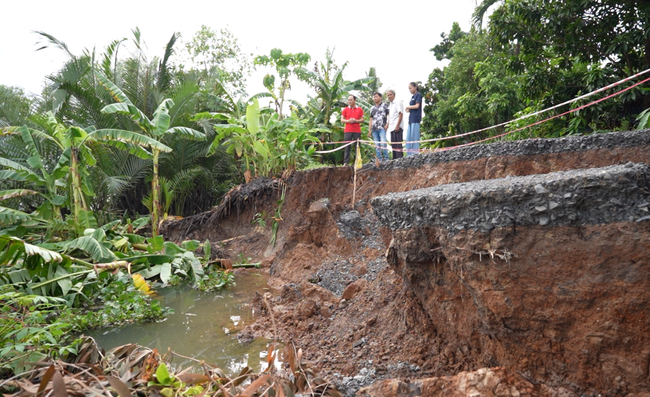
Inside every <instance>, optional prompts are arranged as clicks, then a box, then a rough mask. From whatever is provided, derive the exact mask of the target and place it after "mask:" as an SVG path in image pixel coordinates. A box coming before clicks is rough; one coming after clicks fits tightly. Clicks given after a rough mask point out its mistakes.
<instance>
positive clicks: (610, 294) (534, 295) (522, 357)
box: [163, 131, 650, 396]
mask: <svg viewBox="0 0 650 397" xmlns="http://www.w3.org/2000/svg"><path fill="white" fill-rule="evenodd" d="M649 149H650V134H648V131H634V132H624V133H609V134H599V135H592V136H586V137H575V138H561V139H547V140H527V141H516V142H502V143H496V144H491V145H482V146H472V147H467V148H461V149H457V150H453V151H443V152H436V153H431V154H422V155H419V156H414V157H409V158H406V159H402V160H397V161H391V162H389V163H384V164H379V165H374V164H368V165H366V166H364V167H363V169H361V170H359V171H358V174H357V185H356V194H355V196H356V201H355V203H354V205H353V203H352V189H353V170H352V168H350V167H340V168H322V169H315V170H309V171H304V172H297V173H295V174H294V175H293V176H291V177H290V178H289V179H287V180H285V181H279V180H263V179H258V180H257V181H256V182H254V183H253V184H249V185H250V186H249V185H245V186H242V187H240V188H238V190H234V191H232V192H231V194H230V195H229V197H227V199H226V200H225V201H224V204H222V205H221V206H220V207H218V208H216V209H215V210H213V211H211V212H208V213H205V214H200V215H198V216H196V217H190V218H186V219H183V220H180V221H175V222H171V223H168V224H167V225H165V228H164V229H163V231H164V233H165V235H166V236H167V237H168V238H172V239H184V238H197V239H201V240H203V239H206V238H209V239H210V241H212V242H213V246H214V249H213V252H215V253H216V254H217V255H220V256H224V257H231V258H236V257H238V256H240V257H241V256H246V257H251V258H252V259H251V260H255V261H257V260H259V261H261V262H262V263H263V265H264V266H266V267H267V268H268V269H269V271H270V272H271V274H272V276H273V277H272V282H271V286H272V287H273V288H274V289H275V294H274V297H273V298H271V302H272V310H273V315H274V317H275V319H276V320H277V321H278V323H279V324H282V326H281V327H279V328H280V329H279V330H278V332H279V334H280V335H279V336H280V337H281V338H282V339H283V340H284V341H285V342H287V343H288V342H290V341H293V342H294V343H295V344H296V345H297V346H298V347H302V348H303V349H304V350H305V351H306V356H307V358H308V359H310V360H312V361H314V362H316V363H317V364H318V366H320V367H321V369H322V370H324V371H325V372H326V373H327V372H329V373H330V374H331V375H334V376H335V377H337V379H338V381H339V383H340V385H341V386H342V389H346V388H347V390H348V394H349V395H354V393H355V391H356V390H358V389H359V388H360V387H362V386H369V385H370V384H371V383H373V382H375V384H374V386H370V388H368V389H364V390H363V391H360V392H359V393H360V394H362V393H366V394H365V395H373V396H379V395H395V396H397V395H400V396H401V395H414V396H415V395H441V396H442V395H452V394H449V393H451V389H450V388H455V389H454V390H456V391H457V392H458V393H460V394H454V395H489V394H487V393H488V392H487V391H485V390H488V391H489V393H492V394H494V395H562V393H565V394H564V395H567V396H570V395H596V394H598V393H602V394H606V395H627V394H629V393H640V392H650V387H649V386H648V381H649V379H648V365H649V360H650V350H648V348H647V347H646V346H648V345H649V344H648V337H647V335H648V334H649V333H648V326H649V318H650V316H649V315H648V300H649V297H650V292H647V291H650V289H649V288H648V287H649V285H648V282H649V281H648V270H650V269H648V266H649V264H648V255H647V252H649V251H648V248H650V247H648V242H649V241H650V234H649V225H650V222H649V221H648V219H650V218H647V215H646V214H648V212H647V211H648V204H647V203H646V201H649V200H648V184H647V174H648V172H647V168H644V167H646V166H645V165H644V164H650V151H649ZM627 163H636V164H630V165H625V164H627ZM611 165H619V166H618V167H613V168H604V169H602V170H596V168H602V167H608V166H611ZM577 170H582V171H577ZM561 171H566V172H561ZM522 177H523V178H522ZM443 185H445V186H443ZM283 190H284V191H285V199H284V205H283V208H282V216H281V219H282V220H281V221H280V227H279V231H278V235H277V242H276V245H275V246H272V245H269V241H270V239H271V230H270V227H269V226H268V225H267V226H266V227H261V226H260V224H259V223H253V219H254V218H255V216H256V214H258V218H259V216H260V215H261V214H273V213H274V211H275V208H276V207H277V200H278V199H279V198H280V197H281V194H282V191H283ZM644 195H645V196H644ZM644 200H645V201H644ZM269 219H270V218H269ZM254 305H257V307H258V308H259V312H260V313H261V315H260V318H259V321H258V322H257V323H256V324H255V325H254V326H252V327H250V328H249V329H247V330H245V331H244V332H243V333H242V339H244V340H245V339H246V338H247V337H249V336H252V335H266V336H269V335H270V334H271V333H272V328H273V327H272V326H271V325H270V324H271V321H270V316H269V313H267V311H266V309H265V306H264V305H262V304H261V298H260V299H259V300H258V302H255V303H254ZM488 368H489V370H488ZM481 371H482V372H481ZM486 371H487V372H486ZM504 373H505V374H507V375H503V376H502V375H499V374H504ZM463 374H464V375H463ZM486 374H487V375H486ZM495 374H496V375H495ZM488 375H489V376H488ZM497 375H498V376H497ZM495 376H496V378H495ZM458 377H460V378H458ZM476 377H479V378H481V379H484V380H485V379H487V378H486V377H489V379H492V380H494V379H500V381H498V382H496V383H494V382H493V381H490V382H487V383H486V382H484V383H481V382H478V383H476V382H474V380H475V379H476ZM390 378H400V379H401V380H399V381H397V380H393V381H390V380H385V381H383V382H381V381H380V380H381V379H390ZM407 378H408V380H409V381H407ZM461 378H462V379H464V381H463V382H465V383H463V382H461V381H460V380H459V379H461ZM413 379H420V380H418V381H413V382H411V381H410V380H413ZM427 379H429V380H427ZM468 379H470V380H471V379H474V380H472V381H471V382H470V381H469V380H468ZM418 382H419V383H418ZM459 382H460V383H459ZM467 382H470V383H472V382H474V383H476V384H481V385H482V386H481V387H484V389H481V390H483V391H480V392H476V390H477V389H476V387H478V386H476V387H475V386H471V385H470V386H471V387H469V386H467V385H468V384H469V383H467ZM493 383H494V384H493ZM418 385H419V386H418ZM423 385H428V386H427V388H423V387H424V386H423ZM435 385H438V386H435ZM445 385H446V386H445ZM454 385H455V386H454ZM463 385H464V386H463ZM436 387H438V389H436ZM440 387H442V389H441V388H440ZM468 387H469V388H468ZM472 387H474V389H472ZM391 390H392V391H391ZM399 390H402V391H403V392H400V391H399ZM405 390H408V392H406V391H405ZM436 390H438V391H436ZM472 390H474V391H472ZM496 390H498V393H497V391H496ZM475 392H476V393H478V394H472V393H475ZM418 393H419V394H418ZM504 393H505V394H504ZM558 393H560V394H558ZM590 393H591V394H590Z"/></svg>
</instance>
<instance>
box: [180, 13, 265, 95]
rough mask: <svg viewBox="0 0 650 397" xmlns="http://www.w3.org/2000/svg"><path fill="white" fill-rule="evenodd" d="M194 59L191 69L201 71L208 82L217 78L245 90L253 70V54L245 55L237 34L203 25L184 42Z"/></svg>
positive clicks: (192, 59) (239, 90)
mask: <svg viewBox="0 0 650 397" xmlns="http://www.w3.org/2000/svg"><path fill="white" fill-rule="evenodd" d="M185 49H186V50H187V52H188V53H189V56H190V60H191V61H192V64H191V67H192V69H196V70H198V71H200V74H201V76H202V77H203V80H204V81H206V82H209V81H212V80H214V79H216V80H218V81H219V82H220V83H221V84H225V85H226V86H228V87H229V88H232V89H233V90H234V91H235V92H238V93H240V92H244V91H245V89H246V86H245V83H246V76H248V75H249V74H250V72H251V69H252V61H251V55H252V54H245V53H243V52H242V50H241V48H240V47H239V43H238V41H237V39H236V38H235V36H233V34H232V33H231V32H230V31H229V30H228V29H220V30H219V31H216V30H213V29H210V28H209V27H207V26H205V25H201V29H200V30H199V31H198V32H196V33H195V34H194V36H192V39H191V40H190V41H189V42H187V43H186V44H185Z"/></svg>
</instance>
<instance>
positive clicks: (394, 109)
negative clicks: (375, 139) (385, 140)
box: [386, 99, 404, 135]
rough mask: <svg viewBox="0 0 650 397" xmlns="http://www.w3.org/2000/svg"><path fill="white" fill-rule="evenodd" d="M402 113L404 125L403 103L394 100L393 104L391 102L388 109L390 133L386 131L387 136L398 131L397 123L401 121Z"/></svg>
mask: <svg viewBox="0 0 650 397" xmlns="http://www.w3.org/2000/svg"><path fill="white" fill-rule="evenodd" d="M400 113H402V124H404V123H403V121H404V116H403V115H404V103H402V101H397V100H395V99H393V102H391V103H390V106H389V107H388V131H386V135H389V134H390V133H391V132H393V131H395V129H397V127H398V125H397V122H398V121H399V114H400ZM400 127H401V125H400Z"/></svg>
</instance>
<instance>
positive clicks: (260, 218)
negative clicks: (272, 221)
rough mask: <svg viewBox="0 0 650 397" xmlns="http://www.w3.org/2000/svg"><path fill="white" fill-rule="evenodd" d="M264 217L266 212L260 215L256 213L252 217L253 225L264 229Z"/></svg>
mask: <svg viewBox="0 0 650 397" xmlns="http://www.w3.org/2000/svg"><path fill="white" fill-rule="evenodd" d="M266 216H267V215H266V211H262V213H259V212H256V213H255V216H253V224H254V225H257V226H259V227H262V228H264V227H266Z"/></svg>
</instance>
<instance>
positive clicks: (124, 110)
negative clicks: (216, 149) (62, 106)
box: [95, 71, 206, 237]
mask: <svg viewBox="0 0 650 397" xmlns="http://www.w3.org/2000/svg"><path fill="white" fill-rule="evenodd" d="M95 76H96V77H97V79H98V80H99V82H100V83H101V84H102V85H103V86H104V87H105V88H106V89H107V90H108V91H109V92H110V93H111V95H112V96H113V98H114V99H115V100H116V101H117V102H116V103H113V104H110V105H107V106H105V107H104V108H103V109H102V113H107V114H112V113H119V114H124V115H127V116H130V117H131V118H132V119H133V120H134V121H135V122H136V124H138V126H139V127H140V128H141V129H142V131H143V132H144V134H145V135H146V136H147V137H149V138H151V139H153V140H155V141H156V143H157V144H156V145H152V146H150V148H151V151H152V154H153V177H152V181H151V196H152V204H151V207H152V210H151V232H152V234H153V236H154V237H155V236H157V235H158V223H159V220H160V209H161V208H160V181H159V173H158V167H159V163H160V154H161V153H164V152H170V151H171V149H170V148H169V147H167V146H165V145H163V144H162V140H163V139H164V137H165V136H166V135H172V134H175V135H178V136H180V137H183V138H185V139H191V140H199V141H203V140H205V139H206V137H205V134H203V133H202V132H199V131H197V130H195V129H193V128H189V127H171V128H170V126H171V117H170V115H169V111H170V109H171V108H172V107H173V106H174V101H172V100H171V99H169V98H167V99H164V100H163V101H162V102H161V103H160V105H158V107H157V108H156V110H155V111H154V113H153V119H149V118H148V117H147V115H145V114H144V113H143V112H142V111H141V110H140V109H138V108H137V107H136V106H135V105H134V104H133V103H132V102H131V100H130V99H129V98H128V97H127V96H126V94H124V92H122V90H121V89H120V88H119V87H118V86H116V85H115V84H114V83H113V82H112V81H110V80H109V79H108V78H106V76H104V75H103V74H102V73H101V72H99V71H95ZM97 133H98V134H99V133H101V134H102V135H101V136H103V137H112V138H117V137H119V136H121V135H122V134H126V133H132V132H130V131H126V130H116V129H101V130H98V131H97Z"/></svg>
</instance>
